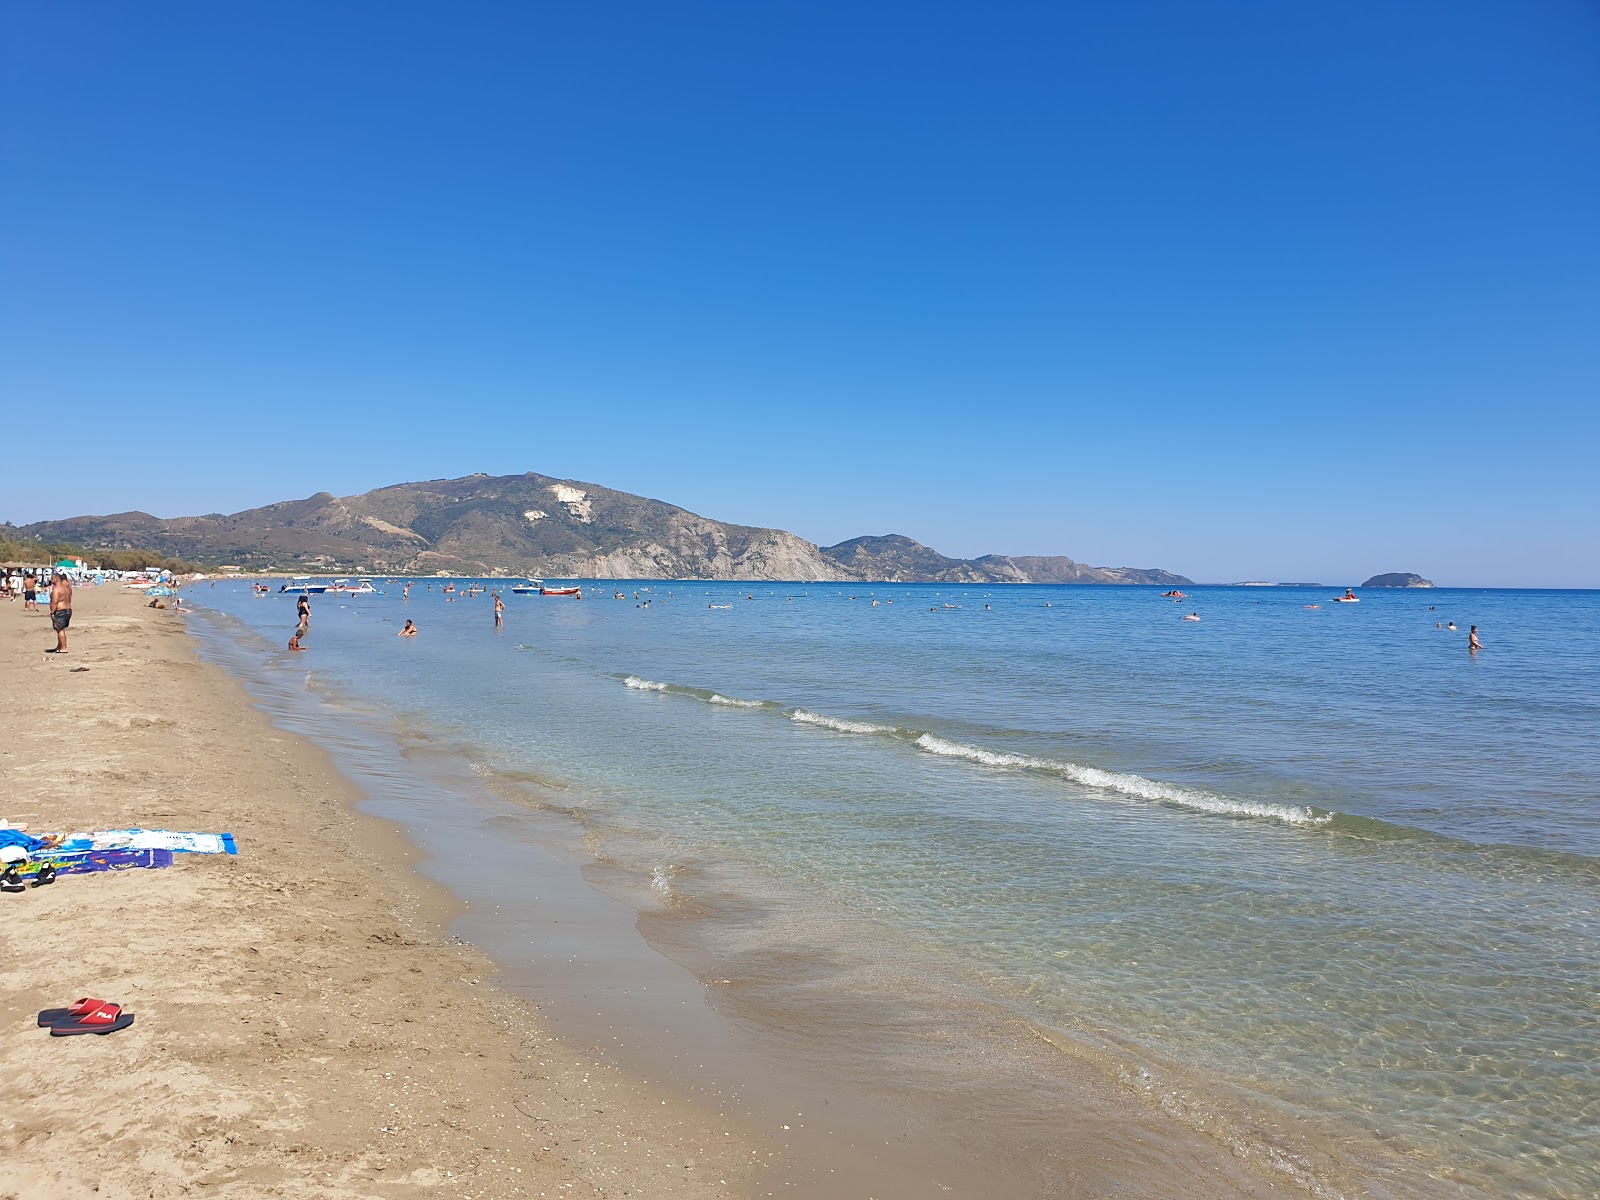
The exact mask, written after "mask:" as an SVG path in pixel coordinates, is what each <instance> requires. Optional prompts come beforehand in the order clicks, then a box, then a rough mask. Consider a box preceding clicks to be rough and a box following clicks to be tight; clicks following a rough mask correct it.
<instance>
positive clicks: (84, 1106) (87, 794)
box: [0, 588, 768, 1198]
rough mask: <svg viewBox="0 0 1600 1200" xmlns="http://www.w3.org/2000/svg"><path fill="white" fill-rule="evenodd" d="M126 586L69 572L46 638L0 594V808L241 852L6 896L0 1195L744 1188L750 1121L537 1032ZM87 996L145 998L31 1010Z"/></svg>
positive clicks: (57, 826)
mask: <svg viewBox="0 0 1600 1200" xmlns="http://www.w3.org/2000/svg"><path fill="white" fill-rule="evenodd" d="M144 605H145V601H144V600H143V598H142V597H140V596H137V595H129V594H125V593H116V592H112V591H109V590H96V589H93V588H82V589H79V591H78V593H77V596H76V604H75V613H76V615H75V620H74V623H73V626H72V629H71V632H70V647H71V653H70V655H69V656H67V657H62V658H57V657H56V656H53V655H49V656H47V655H44V654H42V653H41V651H43V650H44V649H45V648H46V646H48V645H50V644H51V642H52V635H51V633H50V631H49V618H48V615H46V614H42V613H40V614H33V613H24V611H23V606H22V604H21V603H20V602H17V603H10V602H0V660H3V661H4V662H5V664H6V678H7V680H8V683H9V685H10V686H9V687H8V688H7V700H8V703H7V705H6V707H5V711H4V712H3V714H0V818H4V819H6V820H8V821H10V822H11V823H13V824H17V823H26V824H27V825H28V826H29V828H30V830H31V831H32V832H34V833H40V832H47V831H77V830H92V829H104V828H122V827H129V826H145V827H158V828H168V829H181V830H206V831H231V832H232V833H234V834H235V836H236V837H237V839H238V845H239V854H238V856H237V857H229V856H225V855H215V856H213V855H197V854H186V855H185V854H180V855H178V856H176V862H175V863H174V865H173V866H172V867H171V868H170V869H167V870H129V871H121V872H114V873H106V874H93V875H75V876H63V877H62V878H61V879H59V880H58V881H57V882H56V883H54V884H52V885H50V886H48V887H43V888H36V889H29V890H28V891H26V892H24V893H21V894H6V895H4V896H0V906H3V907H0V912H3V913H4V920H3V921H0V948H3V949H0V1029H3V1030H4V1031H5V1034H4V1037H3V1038H0V1073H3V1076H4V1078H5V1080H6V1087H5V1089H4V1092H3V1094H0V1162H3V1163H4V1166H3V1168H0V1196H3V1197H7V1198H11V1197H17V1198H31V1197H46V1196H49V1197H60V1196H78V1195H88V1194H91V1193H93V1194H98V1195H101V1196H107V1197H157V1196H160V1197H168V1196H176V1195H183V1194H189V1193H198V1194H204V1195H211V1196H240V1197H245V1196H252V1197H253V1196H279V1195H294V1196H326V1197H355V1196H362V1197H369V1196H411V1195H418V1196H420V1195H437V1194H452V1195H461V1196H472V1197H501V1196H506V1197H510V1196H594V1197H601V1196H607V1197H611V1196H696V1197H709V1196H739V1195H747V1194H749V1192H750V1186H751V1179H752V1176H753V1172H754V1166H755V1164H756V1163H758V1162H760V1161H762V1160H763V1159H765V1157H766V1155H767V1154H768V1150H767V1149H766V1148H765V1147H763V1146H761V1145H760V1143H759V1139H757V1138H754V1137H752V1136H750V1135H748V1134H747V1133H746V1132H745V1131H743V1130H741V1129H739V1128H736V1127H734V1126H732V1125H730V1123H729V1122H728V1121H727V1120H726V1119H724V1118H721V1117H718V1116H716V1115H715V1114H712V1113H709V1112H706V1111H702V1110H698V1109H696V1108H695V1107H694V1106H692V1105H691V1104H689V1103H686V1102H684V1101H682V1100H680V1099H677V1098H674V1097H671V1096H666V1095H663V1094H659V1093H657V1092H655V1091H653V1090H652V1089H650V1088H648V1087H646V1086H643V1085H641V1084H639V1083H637V1082H634V1081H632V1080H630V1079H628V1078H625V1077H623V1076H622V1075H621V1074H620V1073H619V1072H617V1071H615V1070H614V1069H612V1068H610V1067H607V1066H605V1065H603V1064H601V1063H599V1062H598V1061H597V1060H596V1058H595V1057H594V1056H593V1055H586V1054H585V1053H584V1052H583V1051H582V1050H581V1049H574V1048H572V1047H569V1046H567V1045H565V1044H563V1043H561V1042H559V1041H556V1040H555V1039H553V1038H552V1037H550V1036H549V1035H548V1033H547V1032H545V1031H544V1030H543V1029H542V1028H541V1025H540V1022H539V1019H538V1016H537V1013H536V1012H535V1010H534V1009H533V1008H532V1007H531V1006H530V1005H528V1004H527V1003H525V1002H523V1001H521V1000H519V999H517V998H515V997H513V996H511V995H509V994H508V993H506V992H504V991H501V990H499V989H497V988H495V987H494V986H493V985H492V984H491V983H490V982H489V978H490V975H491V971H492V968H491V967H490V965H489V964H488V963H487V961H486V960H484V959H483V958H482V957H480V956H479V955H478V954H477V953H476V952H475V951H473V950H471V949H470V948H468V947H465V946H464V945H461V944H458V943H455V942H453V941H451V940H450V939H449V937H448V935H447V934H446V932H445V929H446V926H447V924H448V922H449V920H450V919H451V917H452V915H453V914H454V912H455V911H456V910H455V908H454V906H453V903H452V902H451V900H450V898H449V897H448V896H447V895H446V894H444V893H443V892H442V890H441V889H439V888H437V887H435V886H434V885H432V884H430V883H428V882H427V881H425V880H423V879H421V878H420V877H419V876H417V875H416V874H415V873H413V872H412V871H411V870H409V869H408V864H409V862H410V861H411V860H412V859H413V857H414V854H415V852H414V851H412V850H411V849H410V848H409V846H408V845H407V843H406V842H405V841H404V840H403V839H402V838H401V837H400V836H399V835H398V834H397V833H396V832H394V830H393V829H392V828H390V827H388V826H386V825H384V824H383V823H381V822H379V821H378V820H376V819H373V818H368V817H364V816H361V815H359V814H357V813H355V811H354V809H353V804H354V801H355V800H356V799H357V798H358V797H357V796H356V795H355V793H354V791H353V789H352V787H351V786H350V785H349V784H348V783H346V782H345V781H344V780H343V779H341V777H340V776H339V775H338V774H337V773H336V772H335V771H334V770H333V769H332V767H331V765H330V764H329V762H328V761H327V759H326V758H325V757H324V756H323V754H322V753H321V752H320V751H319V750H317V749H316V748H314V747H313V746H311V745H310V744H309V743H306V742H304V741H302V740H300V739H298V738H295V737H292V736H290V735H287V734H285V733H283V732H281V731H279V730H277V729H275V728H274V727H273V726H272V724H271V723H270V722H269V721H268V719H267V718H266V717H265V716H264V715H263V714H262V713H260V712H259V711H257V710H256V709H255V708H253V707H252V706H251V705H250V703H249V701H248V699H247V698H246V696H245V695H244V693H243V691H242V690H241V689H240V688H239V687H238V685H237V684H235V683H234V682H233V681H232V680H231V679H229V678H228V677H227V676H226V675H224V674H223V673H222V672H221V671H219V670H218V669H216V668H214V667H211V666H209V665H206V664H203V663H202V662H200V661H199V660H198V658H197V657H196V654H195V651H194V648H193V646H192V643H191V642H190V640H189V638H188V637H187V636H186V635H185V633H184V631H183V620H184V618H183V617H181V616H178V615H176V614H174V613H173V612H171V611H168V610H152V609H150V608H147V607H145V606H144ZM79 668H87V670H80V669H79ZM86 995H87V996H96V997H100V998H104V999H110V1000H115V1001H118V1002H120V1003H121V1004H122V1005H123V1006H124V1008H125V1009H127V1010H128V1011H131V1012H133V1013H135V1014H136V1020H135V1023H134V1025H133V1026H132V1027H131V1028H128V1029H126V1030H123V1031H121V1032H118V1033H115V1034H112V1035H109V1036H105V1037H96V1036H82V1037H72V1038H52V1037H50V1036H48V1035H47V1033H46V1031H45V1030H43V1029H39V1028H37V1027H36V1024H35V1014H36V1012H37V1011H38V1010H40V1009H42V1008H45V1007H50V1006H58V1005H64V1004H68V1003H70V1002H71V1001H73V1000H75V999H76V998H78V997H80V996H86Z"/></svg>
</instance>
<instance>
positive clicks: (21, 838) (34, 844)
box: [0, 829, 44, 852]
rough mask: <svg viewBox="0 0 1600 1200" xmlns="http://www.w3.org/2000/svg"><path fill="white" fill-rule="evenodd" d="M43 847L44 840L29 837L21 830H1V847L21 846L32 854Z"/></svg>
mask: <svg viewBox="0 0 1600 1200" xmlns="http://www.w3.org/2000/svg"><path fill="white" fill-rule="evenodd" d="M42 845H44V840H43V839H42V838H36V837H29V836H28V835H27V834H25V833H23V832H22V830H20V829H0V846H21V847H22V848H23V849H24V850H27V851H30V852H31V851H34V850H37V849H38V848H39V847H40V846H42Z"/></svg>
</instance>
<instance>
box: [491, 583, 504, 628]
mask: <svg viewBox="0 0 1600 1200" xmlns="http://www.w3.org/2000/svg"><path fill="white" fill-rule="evenodd" d="M505 623H506V602H505V601H504V600H502V599H500V593H499V592H496V593H494V627H495V628H496V629H499V628H500V627H501V626H503V625H504V624H505Z"/></svg>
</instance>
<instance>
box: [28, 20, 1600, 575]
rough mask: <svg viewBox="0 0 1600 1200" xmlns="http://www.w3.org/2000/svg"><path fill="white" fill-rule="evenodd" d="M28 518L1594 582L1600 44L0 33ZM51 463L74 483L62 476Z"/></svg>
mask: <svg viewBox="0 0 1600 1200" xmlns="http://www.w3.org/2000/svg"><path fill="white" fill-rule="evenodd" d="M0 47H3V48H0V56H3V57H0V88H3V92H0V103H3V106H4V112H5V113H6V118H5V120H4V122H3V123H0V171H3V173H4V174H3V178H0V403H3V405H4V411H5V412H6V414H7V417H6V423H5V425H4V426H3V427H4V428H5V430H6V433H7V440H10V438H11V437H15V438H16V442H15V443H13V444H12V445H11V447H9V448H10V449H11V451H12V453H10V454H7V455H6V458H7V460H8V463H15V462H17V461H23V462H26V461H29V460H30V459H32V460H33V461H45V460H50V459H54V460H58V461H59V460H60V459H61V458H63V457H64V458H66V460H67V461H68V462H69V463H72V464H74V467H73V469H72V470H71V471H69V473H68V474H67V475H66V477H65V481H64V484H63V483H62V482H60V481H54V482H53V481H48V480H45V479H42V478H40V479H30V478H29V477H28V476H27V474H26V472H18V471H16V470H12V469H7V470H5V471H0V519H10V520H13V521H16V522H19V523H20V522H26V521H31V520H38V519H43V518H46V517H60V516H69V515H76V514H78V513H83V512H111V511H120V510H124V509H130V508H142V509H145V510H147V511H151V512H155V513H157V514H159V515H163V516H174V515H180V514H186V513H196V512H209V511H234V510H237V509H240V508H245V507H249V506H253V505H256V504H261V503H267V502H270V501H274V500H279V499H286V498H291V497H298V496H304V495H307V494H310V493H311V492H314V491H319V490H328V491H333V492H336V493H339V494H348V493H353V492H359V491H363V490H366V489H368V488H371V487H375V486H380V485H382V484H386V483H394V482H400V481H404V480H411V479H419V478H438V477H445V476H453V475H463V474H467V473H470V472H472V471H488V472H491V473H496V474H499V473H511V472H516V471H524V470H536V471H540V472H543V473H546V474H551V475H558V476H566V477H572V478H577V479H585V480H590V481H593V482H598V483H603V484H606V485H608V486H611V487H616V488H621V489H624V490H627V491H634V492H640V493H644V494H647V495H651V496H656V497H659V498H661V499H666V500H670V501H672V502H674V503H678V504H682V505H683V506H685V507H687V508H691V509H694V510H696V511H698V512H702V513H705V514H706V515H708V516H714V517H717V518H720V519H724V520H734V521H741V522H745V523H749V524H764V525H776V526H780V527H783V528H788V529H792V530H794V531H795V532H797V533H800V534H802V535H803V536H806V537H809V538H812V539H815V540H818V541H821V542H824V543H827V542H833V541H838V540H841V539H843V538H847V537H853V536H856V535H858V534H862V533H886V532H903V533H906V534H909V535H911V536H913V537H916V538H918V539H919V540H921V541H924V542H927V543H928V544H930V545H933V546H934V547H936V548H937V549H940V550H942V551H944V552H946V553H950V554H959V555H973V554H981V553H985V552H998V553H1061V554H1070V555H1072V556H1073V557H1075V558H1078V559H1081V560H1084V561H1089V562H1093V563H1096V564H1109V565H1124V564H1130V565H1140V566H1156V565H1159V566H1164V567H1168V568H1170V569H1173V570H1177V571H1181V572H1183V573H1184V574H1187V575H1190V576H1192V577H1194V578H1197V579H1203V580H1219V581H1222V580H1230V579H1251V578H1265V579H1318V580H1326V581H1336V582H1346V581H1351V580H1355V581H1359V580H1360V579H1361V578H1364V577H1365V576H1366V575H1368V574H1371V573H1374V572H1377V571H1385V570H1417V571H1421V572H1422V573H1424V574H1427V575H1429V576H1430V577H1432V578H1435V579H1437V580H1439V581H1440V582H1441V583H1457V584H1481V585H1497V584H1537V585H1548V586H1588V587H1596V586H1600V535H1597V533H1596V531H1595V515H1596V511H1597V508H1600V484H1597V482H1596V481H1597V479H1600V471H1596V469H1595V463H1594V459H1595V454H1596V447H1597V446H1600V437H1597V434H1600V418H1597V416H1596V407H1597V400H1600V9H1597V8H1596V7H1595V6H1594V5H1593V4H1589V3H1584V2H1581V0H1525V2H1523V3H1517V4H1506V3H1503V2H1502V0H1493V2H1477V0H1441V2H1439V3H1425V2H1408V0H1384V2H1382V3H1361V2H1356V3H1342V4H1337V5H1332V4H1304V3H1287V4H1285V3H1276V2H1267V0H1262V2H1260V3H1228V2H1226V0H1219V2H1214V3H1205V4H1196V3H1193V2H1192V0H1175V2H1172V3H1157V2H1146V3H1139V2H1132V3H1116V4H1112V3H1099V4H1073V3H1062V2H1058V3H1048V4H1047V3H1037V4H1034V3H1005V4H988V5H978V4H960V5H957V4H945V3H937V2H931V3H930V2H926V0H920V2H918V3H915V4H911V3H905V4H896V3H866V4H861V3H856V4H842V3H839V4H836V3H815V2H812V3H805V4H799V3H771V4H747V3H741V4H733V3H727V4H696V3H676V4H671V5H663V4H642V3H641V4H606V3H595V4H585V5H571V4H568V5H549V4H536V3H507V4H491V3H476V4H472V3H468V4H460V5H448V6H447V5H437V4H408V3H389V4H381V5H380V4H376V3H343V4H325V3H321V4H296V3H273V4H270V5H268V4H230V5H217V4H213V3H204V4H199V3H195V4H184V3H163V4H159V5H150V4H135V3H116V4H106V3H75V4H72V5H61V4H48V3H42V2H39V3H18V2H14V0H4V3H0ZM36 452H37V453H36Z"/></svg>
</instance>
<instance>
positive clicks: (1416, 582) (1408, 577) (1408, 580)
mask: <svg viewBox="0 0 1600 1200" xmlns="http://www.w3.org/2000/svg"><path fill="white" fill-rule="evenodd" d="M1361 586H1362V587H1370V588H1380V587H1397V588H1430V587H1432V586H1433V580H1431V579H1424V578H1423V577H1422V576H1421V575H1412V574H1410V573H1408V572H1405V571H1390V572H1389V573H1388V574H1387V575H1374V576H1373V577H1372V578H1371V579H1369V580H1367V581H1366V582H1365V583H1363V584H1362V585H1361Z"/></svg>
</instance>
